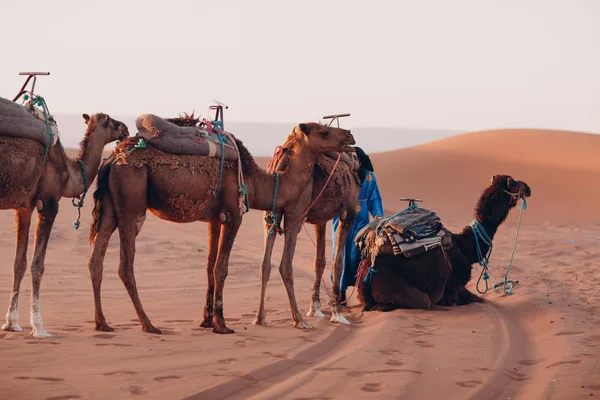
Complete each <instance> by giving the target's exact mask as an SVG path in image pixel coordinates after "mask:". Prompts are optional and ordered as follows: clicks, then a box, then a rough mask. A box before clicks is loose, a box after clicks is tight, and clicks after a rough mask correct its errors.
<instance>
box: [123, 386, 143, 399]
mask: <svg viewBox="0 0 600 400" xmlns="http://www.w3.org/2000/svg"><path fill="white" fill-rule="evenodd" d="M125 390H129V393H131V394H133V395H135V396H143V395H145V394H148V390H146V389H145V388H143V387H141V386H137V385H133V386H130V387H128V388H126V389H125Z"/></svg>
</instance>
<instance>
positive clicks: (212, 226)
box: [200, 219, 221, 328]
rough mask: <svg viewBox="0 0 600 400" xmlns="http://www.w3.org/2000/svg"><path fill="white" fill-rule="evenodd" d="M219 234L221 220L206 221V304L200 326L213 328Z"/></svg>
mask: <svg viewBox="0 0 600 400" xmlns="http://www.w3.org/2000/svg"><path fill="white" fill-rule="evenodd" d="M220 234H221V221H219V220H218V219H213V220H210V221H209V222H208V257H207V262H206V276H207V280H206V282H207V288H206V305H205V306H204V315H203V320H202V323H201V324H200V326H201V327H202V328H214V327H215V324H214V322H213V300H214V295H215V263H216V262H217V253H218V251H219V235H220Z"/></svg>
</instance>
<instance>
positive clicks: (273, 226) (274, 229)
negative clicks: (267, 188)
mask: <svg viewBox="0 0 600 400" xmlns="http://www.w3.org/2000/svg"><path fill="white" fill-rule="evenodd" d="M341 159H342V152H339V153H338V158H337V160H335V164H334V165H333V169H332V170H331V174H329V176H328V177H327V181H325V185H323V188H322V189H321V191H320V192H319V194H318V195H317V197H316V198H315V199H314V200H313V202H312V203H311V204H310V205H309V206H308V208H307V209H306V211H304V212H303V213H302V215H301V216H300V218H298V219H297V220H296V221H294V222H293V223H292V224H291V225H290V226H286V227H285V228H283V229H282V228H280V227H279V226H278V223H277V214H276V212H275V203H276V201H277V192H278V190H279V174H277V173H276V174H275V191H274V193H273V208H272V210H271V214H272V216H273V223H272V224H271V227H270V228H269V236H268V237H269V238H271V237H273V235H275V232H277V233H279V234H280V235H281V234H282V233H283V232H285V231H287V230H288V229H290V228H291V227H293V226H295V225H297V224H298V223H299V222H300V221H302V219H303V218H304V217H305V216H306V215H307V214H308V212H309V211H310V210H311V209H312V208H313V207H314V205H315V204H316V203H317V201H318V200H319V199H320V198H321V195H323V192H325V189H326V188H327V185H328V184H329V181H331V178H332V177H333V173H334V172H335V170H336V169H337V167H338V165H339V164H340V160H341ZM284 211H285V210H284Z"/></svg>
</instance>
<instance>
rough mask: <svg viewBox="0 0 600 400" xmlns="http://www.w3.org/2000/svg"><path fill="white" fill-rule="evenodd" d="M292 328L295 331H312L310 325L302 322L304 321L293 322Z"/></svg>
mask: <svg viewBox="0 0 600 400" xmlns="http://www.w3.org/2000/svg"><path fill="white" fill-rule="evenodd" d="M294 328H296V329H312V325H310V324H307V323H306V322H304V320H302V319H301V320H300V321H297V322H294Z"/></svg>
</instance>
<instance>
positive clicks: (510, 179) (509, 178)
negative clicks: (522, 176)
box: [506, 176, 513, 188]
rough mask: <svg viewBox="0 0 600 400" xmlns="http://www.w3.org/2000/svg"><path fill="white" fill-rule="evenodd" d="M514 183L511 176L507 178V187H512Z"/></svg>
mask: <svg viewBox="0 0 600 400" xmlns="http://www.w3.org/2000/svg"><path fill="white" fill-rule="evenodd" d="M512 184H513V179H512V178H511V177H510V176H509V177H508V178H506V187H508V188H510V186H511V185H512Z"/></svg>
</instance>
